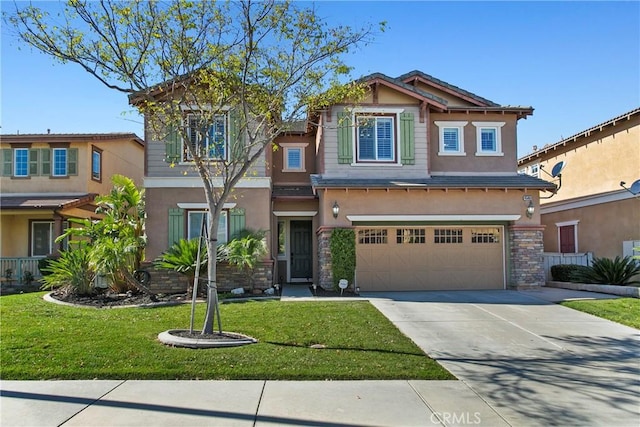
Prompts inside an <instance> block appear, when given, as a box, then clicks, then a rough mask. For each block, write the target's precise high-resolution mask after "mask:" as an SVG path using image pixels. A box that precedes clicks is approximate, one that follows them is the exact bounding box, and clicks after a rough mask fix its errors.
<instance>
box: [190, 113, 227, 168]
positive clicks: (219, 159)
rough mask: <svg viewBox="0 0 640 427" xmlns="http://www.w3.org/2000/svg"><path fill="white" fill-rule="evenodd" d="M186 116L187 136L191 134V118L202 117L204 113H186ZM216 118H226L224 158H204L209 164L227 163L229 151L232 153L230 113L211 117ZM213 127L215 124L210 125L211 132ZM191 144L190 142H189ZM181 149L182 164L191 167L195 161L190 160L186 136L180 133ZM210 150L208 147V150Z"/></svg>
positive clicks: (216, 114)
mask: <svg viewBox="0 0 640 427" xmlns="http://www.w3.org/2000/svg"><path fill="white" fill-rule="evenodd" d="M184 113H185V115H184V127H185V131H186V133H187V134H189V129H190V128H191V126H190V121H191V117H194V116H196V117H197V116H202V113H200V112H198V111H184ZM216 117H224V132H225V134H224V156H223V157H205V158H203V160H206V161H208V162H227V161H229V151H230V144H229V131H230V128H229V126H230V118H229V112H228V111H222V112H219V113H215V114H212V115H211V119H215V118H216ZM211 126H213V124H210V125H209V130H210V129H211ZM189 142H190V141H189ZM180 148H181V149H182V155H181V157H180V164H182V165H190V164H193V163H194V162H193V159H191V158H189V151H188V150H187V146H186V141H185V139H184V135H183V134H182V133H180ZM208 149H209V148H208V147H207V150H208Z"/></svg>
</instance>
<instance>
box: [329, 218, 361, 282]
mask: <svg viewBox="0 0 640 427" xmlns="http://www.w3.org/2000/svg"><path fill="white" fill-rule="evenodd" d="M329 248H330V250H331V273H332V274H333V288H334V289H336V290H337V289H338V282H339V281H340V279H347V281H348V282H349V283H350V284H353V277H354V275H355V272H356V234H355V232H354V231H353V230H352V229H350V228H336V229H335V230H333V232H332V233H331V239H330V240H329Z"/></svg>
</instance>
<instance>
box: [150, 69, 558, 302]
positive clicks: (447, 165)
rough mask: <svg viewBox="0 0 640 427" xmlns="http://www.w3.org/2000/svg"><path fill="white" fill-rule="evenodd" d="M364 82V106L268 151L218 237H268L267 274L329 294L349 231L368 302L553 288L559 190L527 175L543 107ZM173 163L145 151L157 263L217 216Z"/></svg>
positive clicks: (405, 83)
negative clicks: (522, 128) (549, 210)
mask: <svg viewBox="0 0 640 427" xmlns="http://www.w3.org/2000/svg"><path fill="white" fill-rule="evenodd" d="M362 81H363V82H364V83H366V84H367V85H368V86H369V89H370V90H369V92H368V95H367V97H366V99H364V100H363V101H362V102H359V103H358V105H357V106H356V107H352V106H351V104H350V103H347V102H345V104H344V105H332V106H330V108H328V109H326V110H325V111H321V112H318V113H317V114H318V117H317V120H315V119H314V120H313V121H314V122H316V121H317V122H318V124H319V125H318V126H313V127H312V126H307V125H306V124H304V123H303V124H300V126H299V127H298V128H297V129H295V130H292V131H290V132H288V133H287V134H286V135H281V136H280V137H279V138H278V139H277V140H276V144H277V150H274V151H272V150H266V151H265V153H264V156H263V158H261V160H260V161H259V162H258V163H257V164H256V165H254V168H253V170H252V171H251V174H248V177H247V178H245V179H243V180H241V181H240V183H239V185H238V186H237V189H236V192H235V194H234V195H233V200H230V201H229V203H228V206H226V208H227V209H228V210H227V212H226V213H225V214H224V215H223V216H222V217H221V220H220V233H219V234H220V235H219V236H218V240H219V241H220V240H224V239H228V238H229V236H230V235H231V234H232V233H234V232H235V230H237V229H238V228H239V227H247V228H252V229H263V230H268V231H269V233H268V235H267V237H268V239H269V242H270V250H271V252H270V254H269V255H268V256H267V259H266V260H265V263H264V266H263V267H264V269H265V270H268V272H269V273H270V275H269V274H263V277H265V278H267V277H269V276H271V277H273V282H278V283H291V282H293V283H295V282H309V281H314V283H318V284H320V285H321V286H323V287H331V286H332V277H331V255H330V251H329V238H330V235H331V232H332V230H333V229H334V228H336V227H350V228H354V229H355V231H356V238H357V266H356V285H357V286H358V287H359V288H360V289H361V290H362V291H376V290H422V289H504V288H506V287H508V286H512V287H528V286H539V285H542V284H543V283H544V272H543V269H542V251H543V249H542V230H543V227H542V226H541V224H540V216H539V193H540V191H543V192H544V191H548V192H551V191H553V190H554V189H555V185H554V184H552V183H550V182H547V181H545V180H542V179H539V178H535V177H531V176H526V175H519V174H518V173H517V150H516V145H517V144H516V143H517V123H518V120H520V119H522V118H526V117H527V116H529V115H531V114H532V113H533V109H532V108H531V107H521V106H501V105H498V104H496V103H494V102H492V101H489V100H487V99H485V98H482V97H479V96H477V95H475V94H473V93H470V92H468V91H465V90H463V89H460V88H458V87H456V86H453V85H450V84H448V83H446V82H443V81H441V80H438V79H435V78H433V77H431V76H429V75H427V74H424V73H422V72H419V71H413V72H410V73H407V74H405V75H402V76H400V77H397V78H391V77H388V76H385V75H383V74H373V75H370V76H368V77H365V78H364V79H362ZM225 123H228V118H226V117H221V118H220V125H219V126H218V125H216V126H218V127H219V128H220V129H222V130H224V129H226V128H227V127H225V125H224V124H225ZM177 143H178V144H184V142H182V141H178V142H177ZM174 152H179V153H184V150H180V148H179V147H178V148H177V149H176V148H175V147H174V146H172V145H171V141H169V142H167V141H165V143H164V144H163V143H153V142H151V143H149V144H148V146H147V158H146V162H147V163H146V164H147V170H146V176H145V187H146V191H147V193H146V194H147V208H148V211H149V220H148V222H147V227H148V230H153V233H152V234H150V235H149V246H148V250H147V258H148V259H153V257H155V256H157V255H159V254H160V253H161V252H162V251H163V250H166V248H167V247H168V245H169V244H171V243H172V242H174V241H175V240H176V239H177V238H181V237H185V236H188V237H192V236H195V235H196V234H195V233H197V231H194V230H196V229H197V228H196V226H195V224H197V223H199V221H200V218H202V215H203V213H204V210H205V209H206V205H205V203H204V194H203V189H202V184H201V182H200V180H199V178H198V177H197V175H194V174H193V173H189V159H188V158H185V157H184V155H185V154H182V156H183V157H182V158H181V159H179V161H178V162H175V161H174V162H170V161H168V160H167V158H168V156H169V153H174ZM169 163H171V164H169ZM218 282H219V283H221V279H220V278H218ZM263 285H264V286H269V285H270V283H264V284H263Z"/></svg>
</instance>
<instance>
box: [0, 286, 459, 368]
mask: <svg viewBox="0 0 640 427" xmlns="http://www.w3.org/2000/svg"><path fill="white" fill-rule="evenodd" d="M42 295H43V293H42V292H39V293H32V294H22V295H7V296H2V297H0V321H1V325H0V326H1V328H0V339H1V341H0V342H1V350H0V351H1V362H2V363H1V364H0V378H1V379H4V380H27V379H29V380H45V379H74V380H78V379H145V380H151V379H203V380H204V379H216V380H221V379H235V380H237V379H264V380H325V379H332V380H359V379H385V380H386V379H453V378H454V377H453V376H452V375H451V374H449V373H448V372H447V371H446V370H445V369H444V368H442V367H441V366H440V365H439V364H438V363H437V362H435V361H434V360H432V359H430V358H429V357H427V356H426V355H425V354H424V353H423V352H422V351H421V350H420V349H419V348H418V347H417V346H416V345H415V344H414V343H413V342H412V341H411V340H409V339H408V338H407V337H405V336H404V335H403V334H402V333H401V332H400V331H399V330H398V329H397V328H396V327H395V326H394V325H393V324H392V323H391V322H389V321H388V319H386V318H385V317H384V316H383V315H382V314H381V313H380V312H378V311H377V310H376V309H375V308H374V307H373V306H372V305H371V304H369V303H368V302H366V301H355V302H352V301H349V302H280V301H263V302H258V301H253V302H245V303H233V304H223V305H222V306H221V312H222V322H223V329H224V330H226V331H232V332H240V333H244V334H247V335H250V336H252V337H254V338H257V339H258V340H259V343H257V344H251V345H247V346H243V347H235V348H217V349H204V350H193V349H186V348H174V347H169V346H165V345H163V344H160V342H159V341H157V335H158V333H160V332H162V331H165V330H167V329H186V328H188V326H189V319H190V310H191V306H190V305H181V306H172V307H160V308H151V309H143V308H122V309H99V310H97V309H90V308H79V307H69V306H61V305H57V304H53V303H49V302H46V301H44V300H42ZM204 309H205V307H204V304H198V305H197V310H196V316H197V317H196V319H197V320H196V325H197V327H201V325H202V319H203V318H204ZM312 344H324V345H325V346H326V347H327V348H326V349H312V348H309V346H310V345H312Z"/></svg>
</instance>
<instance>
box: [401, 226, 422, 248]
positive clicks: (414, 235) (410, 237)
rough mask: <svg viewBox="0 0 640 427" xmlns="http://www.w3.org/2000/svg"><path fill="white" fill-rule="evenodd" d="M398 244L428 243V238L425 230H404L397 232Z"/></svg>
mask: <svg viewBox="0 0 640 427" xmlns="http://www.w3.org/2000/svg"><path fill="white" fill-rule="evenodd" d="M396 243H398V244H404V243H409V244H411V243H417V244H424V243H426V236H425V230H424V228H403V229H397V230H396Z"/></svg>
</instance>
